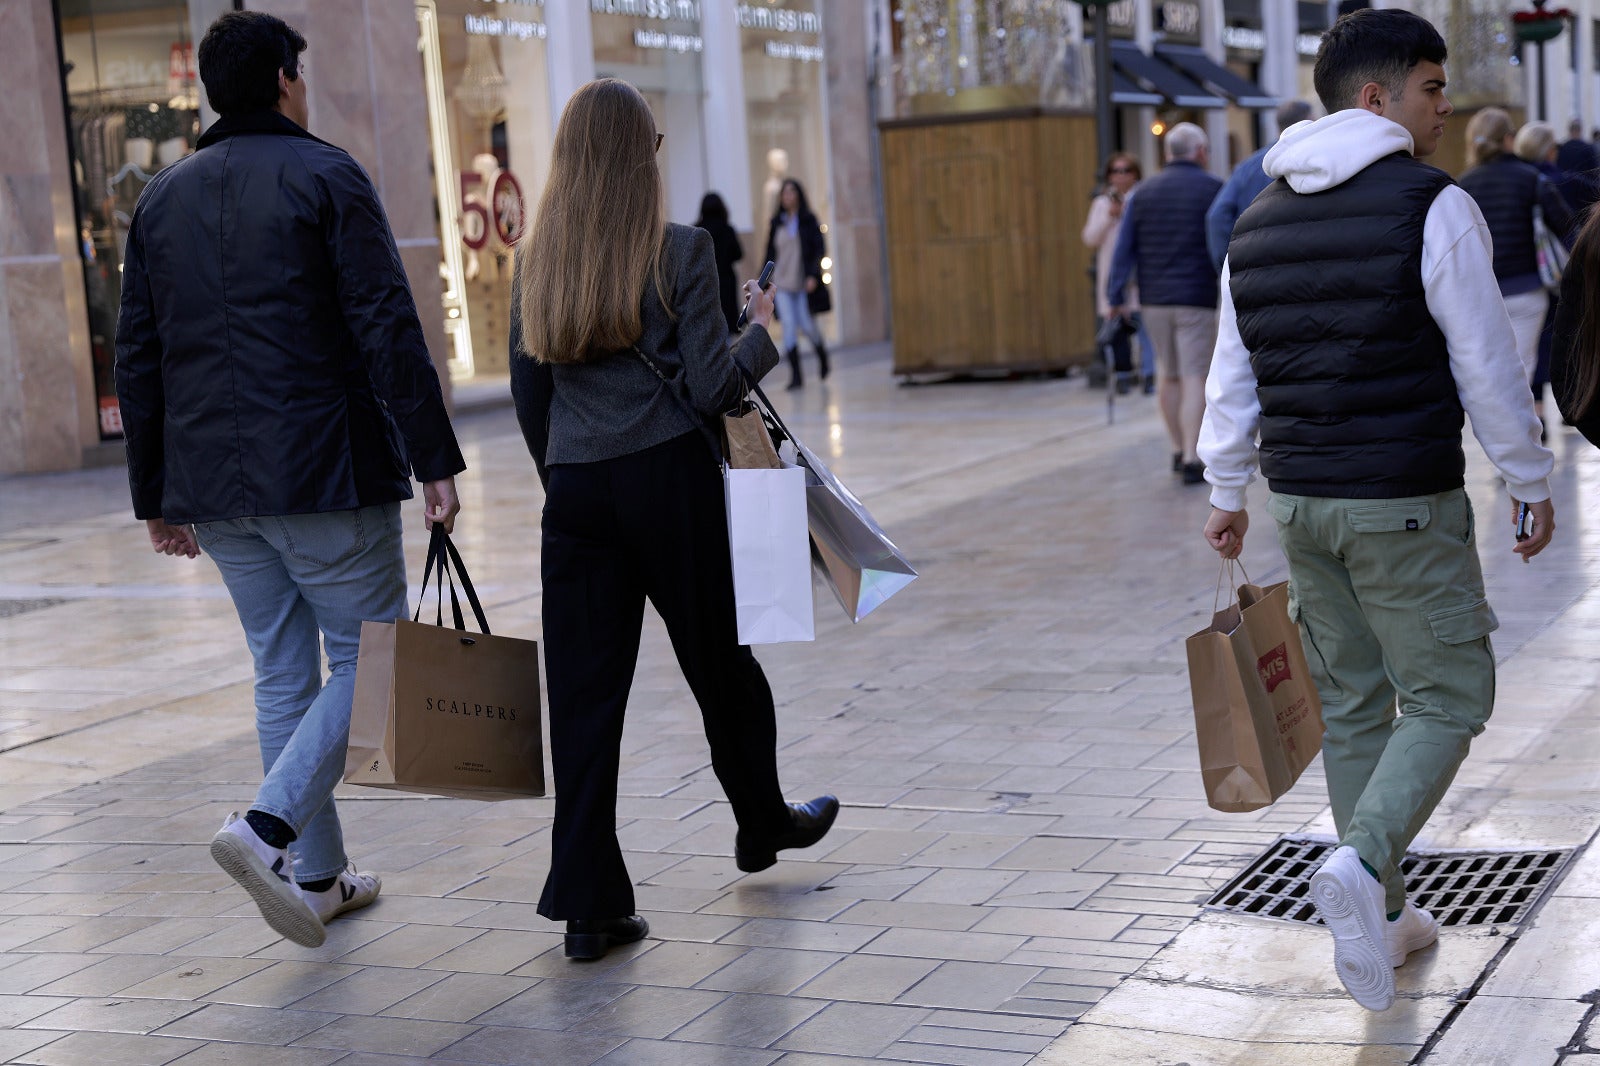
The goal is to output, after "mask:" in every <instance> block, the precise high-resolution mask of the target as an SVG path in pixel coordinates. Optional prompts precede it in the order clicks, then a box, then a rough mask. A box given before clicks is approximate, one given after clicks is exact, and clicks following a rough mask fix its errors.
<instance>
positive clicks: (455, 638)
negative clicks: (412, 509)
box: [344, 525, 545, 800]
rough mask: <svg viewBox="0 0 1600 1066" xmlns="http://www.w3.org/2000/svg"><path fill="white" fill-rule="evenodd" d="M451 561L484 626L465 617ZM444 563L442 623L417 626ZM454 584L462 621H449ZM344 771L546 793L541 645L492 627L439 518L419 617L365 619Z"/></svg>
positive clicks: (478, 794) (464, 794) (394, 783)
mask: <svg viewBox="0 0 1600 1066" xmlns="http://www.w3.org/2000/svg"><path fill="white" fill-rule="evenodd" d="M452 565H453V566H454V568H455V575H456V577H459V578H460V580H461V588H462V591H464V592H465V593H466V594H467V602H468V603H469V604H470V605H471V607H472V612H473V614H474V615H475V616H476V617H477V620H478V628H479V629H481V630H482V632H481V633H473V632H471V631H469V630H468V629H467V628H466V626H465V624H464V623H463V621H462V616H461V602H460V600H459V599H458V598H457V596H456V587H455V578H454V577H452V576H451V574H450V569H451V566H452ZM436 568H437V571H438V587H437V588H436V590H435V591H436V592H437V594H438V597H439V607H438V612H437V616H436V617H437V623H438V624H436V625H428V624H426V623H419V622H418V621H417V618H418V617H420V616H421V614H422V602H421V601H422V600H423V599H426V597H427V592H428V580H429V577H430V576H431V575H432V574H433V573H434V570H435V569H436ZM446 583H448V584H449V587H450V606H451V609H452V613H453V615H454V622H455V626H454V628H450V627H447V626H446V625H445V624H444V587H445V585H446ZM344 779H345V781H346V782H348V783H349V784H352V785H367V786H370V787H372V788H392V789H398V790H400V791H402V792H425V793H429V794H431V795H435V796H457V797H461V798H464V799H482V800H499V799H521V798H523V797H525V796H542V795H544V792H545V790H544V753H543V749H542V747H541V745H540V731H539V646H538V644H536V643H535V642H534V641H531V640H519V639H516V638H514V637H500V636H493V635H491V634H490V633H489V625H488V622H487V621H486V620H485V619H484V615H483V607H482V605H481V604H480V603H479V602H478V594H477V591H476V590H475V589H474V588H473V587H472V579H471V578H469V577H468V576H467V571H466V568H465V567H464V566H462V564H461V556H460V554H458V553H457V551H456V547H455V545H454V544H452V543H451V542H450V537H449V535H448V534H447V533H445V531H444V527H443V526H442V525H435V526H434V527H433V539H432V541H431V542H429V545H428V565H427V570H426V571H425V572H424V575H423V580H422V594H421V597H420V598H419V600H418V603H417V614H416V615H414V616H413V617H412V620H411V621H409V622H408V621H406V620H405V619H403V618H402V619H400V620H399V621H396V622H363V623H361V650H360V653H359V656H358V658H357V660H356V687H355V697H354V700H353V701H352V705H351V709H350V746H349V748H348V750H347V751H346V753H345V764H344Z"/></svg>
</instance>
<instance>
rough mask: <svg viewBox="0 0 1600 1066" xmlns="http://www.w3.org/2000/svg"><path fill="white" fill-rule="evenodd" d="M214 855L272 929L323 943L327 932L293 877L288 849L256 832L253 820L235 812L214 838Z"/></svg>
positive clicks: (306, 941)
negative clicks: (266, 839) (253, 902)
mask: <svg viewBox="0 0 1600 1066" xmlns="http://www.w3.org/2000/svg"><path fill="white" fill-rule="evenodd" d="M211 857H212V858H213V859H215V860H216V863H217V865H218V866H220V867H222V869H223V870H224V871H225V872H226V873H227V875H228V876H229V877H231V878H233V879H234V880H235V881H237V882H239V887H240V888H243V889H244V890H245V891H246V892H248V893H250V898H251V899H252V900H254V901H255V905H256V906H257V907H259V908H260V909H261V917H263V918H265V919H266V921H267V924H268V925H270V926H271V927H272V928H273V931H275V932H277V933H279V934H280V935H282V936H286V937H288V938H289V939H290V940H293V941H294V942H295V943H296V944H299V945H301V946H302V947H308V948H316V947H321V946H322V942H323V940H325V939H327V934H326V933H325V932H324V931H323V929H322V922H321V920H320V919H319V918H318V917H317V915H316V912H315V911H313V910H312V909H311V907H310V906H309V905H307V903H306V901H305V900H304V899H302V898H301V896H300V890H299V888H298V887H297V886H296V885H295V883H294V881H293V880H292V877H293V873H292V868H293V862H292V860H291V859H290V858H289V852H288V850H287V849H285V848H275V847H272V846H271V845H270V844H268V843H267V842H266V841H264V840H262V839H261V838H260V837H258V836H256V831H255V830H254V829H251V828H250V823H249V822H247V821H245V820H244V819H243V818H240V817H239V815H238V812H235V813H233V814H230V815H228V820H227V821H226V822H224V823H223V824H222V830H221V831H220V832H218V833H217V835H216V836H214V837H212V838H211Z"/></svg>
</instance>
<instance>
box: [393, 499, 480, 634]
mask: <svg viewBox="0 0 1600 1066" xmlns="http://www.w3.org/2000/svg"><path fill="white" fill-rule="evenodd" d="M435 567H437V568H438V571H439V578H438V583H437V584H436V585H435V591H436V593H437V595H438V601H437V607H436V610H435V619H436V620H435V622H434V624H435V625H438V626H443V625H444V590H445V586H446V585H447V584H448V585H449V587H450V614H451V616H452V620H453V621H454V622H455V628H456V629H458V630H465V629H466V628H467V626H466V622H465V620H464V619H463V617H462V614H461V600H460V599H459V598H458V597H457V595H456V578H457V577H459V578H460V579H461V591H463V592H465V593H466V594H467V605H468V606H470V607H471V608H472V614H473V617H474V618H476V619H477V622H478V629H479V631H480V632H482V633H483V635H484V636H490V635H491V634H490V632H489V620H488V619H487V618H486V617H485V616H484V613H483V604H482V603H481V602H480V601H479V600H478V590H477V589H476V588H474V587H473V584H472V578H471V577H470V576H469V575H468V574H467V567H466V564H465V563H463V562H462V561H461V553H460V552H458V551H457V550H456V546H455V544H454V543H453V542H452V541H451V540H450V534H449V533H446V532H445V529H444V524H443V523H440V522H436V523H434V526H433V535H432V539H430V540H429V541H428V561H427V564H426V566H425V568H424V570H423V574H422V590H421V593H420V595H419V596H418V597H417V611H416V614H414V615H412V616H411V620H412V621H413V622H415V621H418V620H419V619H420V618H421V617H422V604H423V601H425V600H426V599H427V598H428V580H429V578H430V577H432V575H433V572H434V568H435ZM452 568H454V571H455V573H454V575H452V574H451V569H452Z"/></svg>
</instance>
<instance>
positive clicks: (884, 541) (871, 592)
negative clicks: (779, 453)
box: [789, 436, 917, 622]
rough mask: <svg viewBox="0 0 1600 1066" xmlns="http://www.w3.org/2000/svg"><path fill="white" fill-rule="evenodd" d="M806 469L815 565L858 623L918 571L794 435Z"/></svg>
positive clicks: (861, 506)
mask: <svg viewBox="0 0 1600 1066" xmlns="http://www.w3.org/2000/svg"><path fill="white" fill-rule="evenodd" d="M789 439H790V440H791V441H793V442H794V446H795V450H796V454H797V455H798V456H799V460H800V465H801V466H804V467H805V468H806V522H807V524H808V526H809V527H810V530H811V565H812V567H813V569H815V570H816V572H817V573H818V574H820V575H821V576H822V579H823V580H824V581H826V582H827V583H828V587H829V588H831V589H832V590H833V594H834V596H835V597H837V598H838V600H839V606H841V607H843V608H844V613H845V614H847V615H849V616H850V620H851V621H852V622H859V621H861V620H862V619H863V618H865V617H866V616H867V615H869V614H871V613H872V612H873V611H874V610H876V609H877V608H878V607H879V606H881V605H882V603H883V601H885V600H887V599H888V598H889V597H890V596H893V595H894V594H895V593H896V592H899V591H900V590H901V589H903V588H905V587H906V586H907V585H909V584H911V582H913V581H915V580H916V578H917V572H916V570H914V569H913V568H912V566H911V564H910V563H909V562H907V561H906V557H905V555H904V554H903V553H902V552H901V551H900V549H899V548H897V547H895V544H894V541H892V540H890V539H889V535H888V534H887V533H885V532H884V531H883V529H882V527H880V526H879V525H878V523H877V521H876V520H875V519H873V517H872V514H871V513H870V512H869V511H868V510H867V508H866V506H865V505H864V504H863V503H862V502H861V501H860V500H858V499H856V496H855V493H853V492H851V491H850V490H849V489H847V488H845V485H844V482H842V481H840V480H839V479H838V478H836V477H834V476H833V472H832V471H831V470H829V469H828V468H827V466H826V465H825V464H824V463H823V462H822V460H821V459H818V458H817V456H816V453H815V452H813V451H811V449H809V448H807V447H806V446H805V445H804V444H802V443H800V441H799V440H798V439H796V438H795V437H793V436H790V438H789Z"/></svg>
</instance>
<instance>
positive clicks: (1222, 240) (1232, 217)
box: [1206, 100, 1311, 274]
mask: <svg viewBox="0 0 1600 1066" xmlns="http://www.w3.org/2000/svg"><path fill="white" fill-rule="evenodd" d="M1310 117H1311V105H1310V104H1308V103H1306V102H1305V101H1304V100H1285V101H1284V102H1283V103H1281V104H1279V105H1278V113H1277V120H1278V132H1279V134H1282V133H1283V131H1284V130H1286V129H1288V128H1289V127H1290V126H1293V125H1296V124H1297V123H1301V122H1304V121H1305V120H1306V119H1308V118H1310ZM1271 148H1272V145H1270V144H1269V145H1267V147H1266V148H1261V149H1258V150H1257V151H1254V152H1251V153H1250V154H1249V155H1247V156H1245V159H1244V162H1242V163H1240V164H1239V165H1238V166H1236V167H1234V168H1233V173H1232V174H1231V175H1229V177H1228V180H1227V182H1226V184H1224V185H1223V186H1222V191H1221V192H1219V193H1217V198H1216V199H1215V200H1213V201H1211V210H1209V211H1207V212H1206V247H1207V248H1209V249H1210V251H1211V265H1212V266H1213V267H1214V268H1215V269H1216V271H1217V273H1219V274H1220V273H1222V261H1223V260H1224V259H1226V258H1227V257H1228V238H1229V237H1232V236H1233V224H1234V223H1235V222H1237V221H1239V215H1240V214H1241V213H1242V212H1243V211H1244V209H1245V208H1247V207H1249V206H1250V203H1251V201H1253V200H1254V199H1255V198H1256V197H1257V196H1259V195H1261V190H1262V189H1265V188H1266V187H1267V186H1268V185H1271V184H1272V179H1271V178H1269V177H1267V172H1266V171H1265V170H1262V169H1261V163H1262V161H1263V160H1265V159H1266V158H1267V152H1268V150H1270V149H1271Z"/></svg>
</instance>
